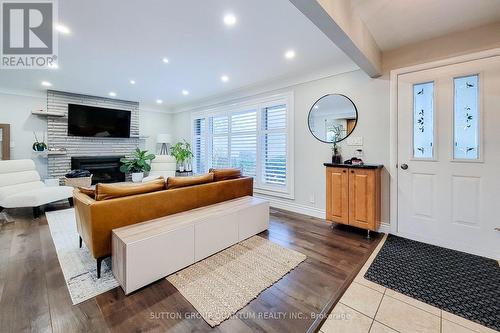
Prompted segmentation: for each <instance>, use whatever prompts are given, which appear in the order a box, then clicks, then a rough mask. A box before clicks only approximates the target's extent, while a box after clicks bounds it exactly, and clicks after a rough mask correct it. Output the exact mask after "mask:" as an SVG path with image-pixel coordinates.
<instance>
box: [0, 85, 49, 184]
mask: <svg viewBox="0 0 500 333" xmlns="http://www.w3.org/2000/svg"><path fill="white" fill-rule="evenodd" d="M46 108H47V98H46V97H42V96H40V97H33V96H20V95H9V94H0V123H3V124H10V140H11V159H23V158H32V159H33V160H34V161H35V163H36V165H37V169H38V172H39V173H40V175H41V176H42V177H46V176H47V159H46V158H42V157H37V156H36V155H35V154H34V153H33V152H32V145H33V142H34V140H35V139H34V136H33V132H34V131H36V132H37V135H38V139H39V140H42V139H43V136H45V138H46V133H47V120H46V119H45V118H42V117H38V116H33V115H32V114H31V111H33V110H40V109H42V110H45V109H46ZM40 136H42V137H40ZM12 146H13V147H12Z"/></svg>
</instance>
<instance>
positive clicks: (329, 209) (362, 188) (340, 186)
mask: <svg viewBox="0 0 500 333" xmlns="http://www.w3.org/2000/svg"><path fill="white" fill-rule="evenodd" d="M325 166H326V219H327V220H329V221H333V222H336V223H341V224H348V225H352V226H354V227H358V228H363V229H366V230H368V232H369V231H370V230H371V231H376V230H377V229H378V228H379V226H380V172H381V169H382V166H381V165H371V164H370V165H363V166H358V165H347V164H330V163H325Z"/></svg>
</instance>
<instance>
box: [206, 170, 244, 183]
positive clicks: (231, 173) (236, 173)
mask: <svg viewBox="0 0 500 333" xmlns="http://www.w3.org/2000/svg"><path fill="white" fill-rule="evenodd" d="M209 172H210V173H213V175H214V182H218V181H220V180H228V179H235V178H240V177H241V170H240V169H210V170H209Z"/></svg>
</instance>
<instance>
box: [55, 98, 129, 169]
mask: <svg viewBox="0 0 500 333" xmlns="http://www.w3.org/2000/svg"><path fill="white" fill-rule="evenodd" d="M70 103H73V104H84V105H91V106H97V107H103V108H110V109H120V110H130V111H131V112H132V117H131V122H130V138H89V137H77V136H68V104H70ZM47 112H48V113H56V114H60V115H62V116H48V117H47V144H48V146H49V147H50V148H64V149H66V154H64V155H50V154H49V156H48V174H49V177H51V178H60V179H61V178H62V177H64V175H65V174H66V173H67V172H69V171H70V170H71V169H72V168H71V163H72V162H71V158H72V157H87V158H89V157H105V156H107V157H109V156H112V157H116V156H128V155H130V154H131V153H132V152H133V151H134V150H135V148H136V147H138V146H139V103H138V102H129V101H122V100H117V99H112V98H103V97H95V96H88V95H81V94H73V93H67V92H61V91H54V90H49V91H47Z"/></svg>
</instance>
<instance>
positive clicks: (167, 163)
mask: <svg viewBox="0 0 500 333" xmlns="http://www.w3.org/2000/svg"><path fill="white" fill-rule="evenodd" d="M176 167H177V163H176V161H175V157H173V156H170V155H156V157H155V159H154V160H152V161H151V171H150V172H149V176H148V177H146V178H144V179H143V180H142V181H143V182H147V181H150V180H152V179H155V178H158V177H160V176H163V178H165V180H166V179H167V178H168V177H175V169H176Z"/></svg>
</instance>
